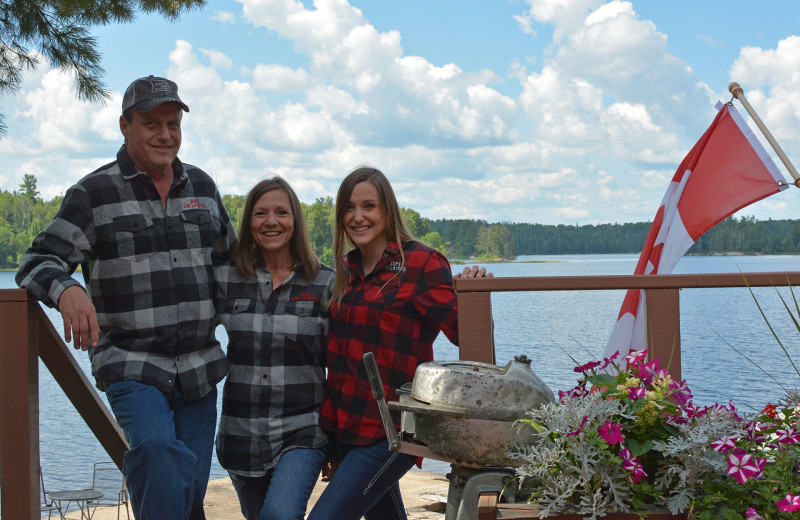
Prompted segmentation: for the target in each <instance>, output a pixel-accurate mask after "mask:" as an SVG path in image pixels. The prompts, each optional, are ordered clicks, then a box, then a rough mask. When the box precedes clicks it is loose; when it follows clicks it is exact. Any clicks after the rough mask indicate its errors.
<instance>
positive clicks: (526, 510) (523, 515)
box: [478, 492, 687, 520]
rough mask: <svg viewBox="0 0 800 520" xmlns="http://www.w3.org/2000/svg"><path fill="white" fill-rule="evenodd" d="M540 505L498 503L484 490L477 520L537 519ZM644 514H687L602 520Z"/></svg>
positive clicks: (675, 519) (679, 519)
mask: <svg viewBox="0 0 800 520" xmlns="http://www.w3.org/2000/svg"><path fill="white" fill-rule="evenodd" d="M540 509H541V508H540V507H539V506H537V505H534V504H498V503H497V493H492V492H484V493H481V494H480V498H479V500H478V520H496V519H505V518H513V519H516V520H527V519H530V520H535V519H536V520H538V519H539V518H540V516H539V511H540ZM645 515H646V519H647V520H686V518H687V515H686V514H685V513H684V514H680V515H673V514H671V513H670V512H669V510H668V509H652V510H648V511H639V512H636V513H608V514H606V515H604V516H603V517H602V518H603V520H641V518H642V517H644V516H645ZM589 516H590V515H582V514H577V513H572V514H570V513H567V514H558V515H549V516H548V517H547V519H548V520H583V519H584V518H588V517H589Z"/></svg>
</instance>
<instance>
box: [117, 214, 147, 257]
mask: <svg viewBox="0 0 800 520" xmlns="http://www.w3.org/2000/svg"><path fill="white" fill-rule="evenodd" d="M113 222H114V240H115V242H116V245H117V254H118V255H119V258H122V259H124V260H142V259H144V258H147V257H149V256H151V255H152V254H153V253H155V243H156V242H155V234H156V233H155V226H153V219H151V218H150V217H146V216H145V215H120V216H119V217H114V219H113Z"/></svg>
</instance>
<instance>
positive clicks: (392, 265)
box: [386, 261, 406, 273]
mask: <svg viewBox="0 0 800 520" xmlns="http://www.w3.org/2000/svg"><path fill="white" fill-rule="evenodd" d="M386 270H387V271H391V272H393V273H397V272H400V271H405V270H406V268H405V266H404V265H403V264H402V263H401V262H397V261H394V262H389V265H387V266H386Z"/></svg>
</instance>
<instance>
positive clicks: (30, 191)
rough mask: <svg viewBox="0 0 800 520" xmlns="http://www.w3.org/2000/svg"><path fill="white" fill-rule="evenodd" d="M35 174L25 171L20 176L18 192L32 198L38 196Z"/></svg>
mask: <svg viewBox="0 0 800 520" xmlns="http://www.w3.org/2000/svg"><path fill="white" fill-rule="evenodd" d="M38 182H39V181H38V180H37V179H36V175H33V174H31V173H26V174H25V175H23V176H22V183H21V184H20V185H19V192H20V193H21V194H23V195H25V196H27V197H30V198H32V199H36V198H39V190H37V189H36V185H37V184H38Z"/></svg>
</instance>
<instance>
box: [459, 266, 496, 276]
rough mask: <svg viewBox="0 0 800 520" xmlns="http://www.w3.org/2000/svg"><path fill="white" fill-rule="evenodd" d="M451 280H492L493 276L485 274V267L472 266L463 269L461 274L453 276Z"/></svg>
mask: <svg viewBox="0 0 800 520" xmlns="http://www.w3.org/2000/svg"><path fill="white" fill-rule="evenodd" d="M453 278H494V275H493V274H492V273H489V272H487V271H486V268H485V267H478V266H477V265H473V266H472V267H465V268H464V271H463V272H461V273H456V274H454V275H453Z"/></svg>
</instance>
